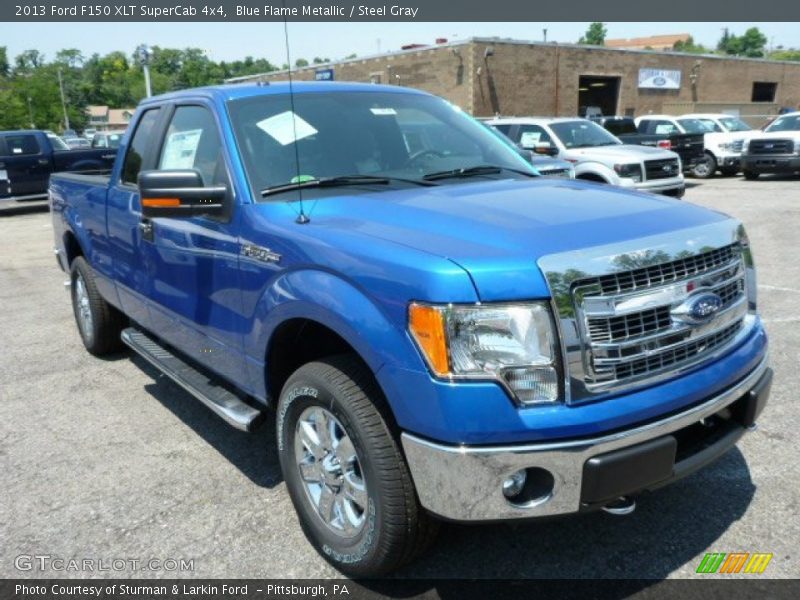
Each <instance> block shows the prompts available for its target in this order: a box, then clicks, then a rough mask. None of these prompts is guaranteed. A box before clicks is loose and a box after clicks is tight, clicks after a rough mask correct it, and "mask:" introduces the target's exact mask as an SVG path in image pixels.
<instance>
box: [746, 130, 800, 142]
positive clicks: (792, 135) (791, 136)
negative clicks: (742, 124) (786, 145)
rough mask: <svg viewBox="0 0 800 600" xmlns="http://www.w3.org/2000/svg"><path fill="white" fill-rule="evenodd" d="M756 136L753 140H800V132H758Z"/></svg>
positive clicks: (752, 137)
mask: <svg viewBox="0 0 800 600" xmlns="http://www.w3.org/2000/svg"><path fill="white" fill-rule="evenodd" d="M754 133H755V135H753V136H751V137H750V138H749V139H751V140H761V139H770V140H775V139H781V140H800V131H791V130H789V131H756V132H754Z"/></svg>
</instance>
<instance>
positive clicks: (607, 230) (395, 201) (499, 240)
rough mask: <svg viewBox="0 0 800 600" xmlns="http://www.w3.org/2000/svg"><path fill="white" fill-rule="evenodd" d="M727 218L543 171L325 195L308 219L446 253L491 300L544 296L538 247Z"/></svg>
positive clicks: (542, 251)
mask: <svg viewBox="0 0 800 600" xmlns="http://www.w3.org/2000/svg"><path fill="white" fill-rule="evenodd" d="M726 218H727V217H726V216H724V215H722V214H721V213H716V212H712V211H709V210H706V209H703V208H700V207H697V206H693V205H691V204H688V203H686V202H683V201H680V200H675V199H672V198H667V197H663V196H655V195H652V194H646V193H639V192H632V191H626V190H623V189H621V188H616V187H612V186H608V185H604V184H596V183H591V182H583V181H575V180H569V179H548V178H541V179H533V180H503V181H496V180H491V181H475V182H473V181H470V182H469V183H466V182H465V183H458V184H452V185H442V186H440V187H431V188H413V189H404V190H398V191H387V192H381V193H371V194H359V195H353V196H339V197H331V198H324V199H320V200H319V202H318V203H317V205H316V207H315V209H314V214H313V216H312V225H313V226H314V228H315V229H316V230H317V233H315V234H314V235H319V236H321V237H326V234H328V235H330V236H335V235H336V233H337V232H340V231H342V230H345V231H348V232H357V233H358V234H359V235H363V236H369V237H371V238H374V239H378V240H384V241H387V242H392V243H394V244H400V245H403V246H406V247H411V248H414V249H416V250H420V251H423V252H426V253H429V254H433V255H436V256H439V257H442V258H446V259H449V260H450V261H452V262H454V263H456V264H458V265H460V266H461V267H462V268H464V269H465V270H466V271H467V272H468V273H469V274H470V276H471V277H472V280H473V283H474V284H475V287H476V289H477V292H478V294H479V296H480V298H481V299H482V300H485V301H490V300H519V299H522V298H536V297H547V296H548V295H549V291H548V288H547V286H546V284H545V281H544V279H543V277H542V275H541V272H540V271H539V268H538V266H537V264H536V261H537V260H538V259H539V258H541V257H542V256H545V255H548V254H553V253H560V252H565V251H568V250H579V249H583V248H589V247H592V246H599V245H603V244H610V243H614V242H620V241H625V240H633V239H637V238H641V237H644V236H649V235H656V234H659V233H667V232H670V231H678V230H681V229H685V228H689V227H695V226H698V225H702V224H705V223H711V222H714V221H720V220H724V219H726Z"/></svg>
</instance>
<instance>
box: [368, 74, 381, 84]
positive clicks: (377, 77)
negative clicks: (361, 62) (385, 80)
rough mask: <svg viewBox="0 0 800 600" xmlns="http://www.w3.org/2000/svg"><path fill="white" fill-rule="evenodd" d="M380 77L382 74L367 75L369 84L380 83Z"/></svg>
mask: <svg viewBox="0 0 800 600" xmlns="http://www.w3.org/2000/svg"><path fill="white" fill-rule="evenodd" d="M381 75H383V73H382V72H380V73H370V74H369V82H370V83H380V82H381Z"/></svg>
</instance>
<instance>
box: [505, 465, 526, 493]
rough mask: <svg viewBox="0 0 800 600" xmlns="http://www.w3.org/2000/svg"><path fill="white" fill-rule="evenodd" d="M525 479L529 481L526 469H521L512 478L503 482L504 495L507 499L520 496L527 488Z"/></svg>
mask: <svg viewBox="0 0 800 600" xmlns="http://www.w3.org/2000/svg"><path fill="white" fill-rule="evenodd" d="M525 479H527V473H526V472H525V469H521V470H519V471H517V472H516V473H514V474H513V475H511V477H509V478H508V479H506V480H505V481H504V482H503V495H504V496H505V497H506V498H513V497H514V496H517V495H519V493H520V492H521V491H522V488H523V487H525Z"/></svg>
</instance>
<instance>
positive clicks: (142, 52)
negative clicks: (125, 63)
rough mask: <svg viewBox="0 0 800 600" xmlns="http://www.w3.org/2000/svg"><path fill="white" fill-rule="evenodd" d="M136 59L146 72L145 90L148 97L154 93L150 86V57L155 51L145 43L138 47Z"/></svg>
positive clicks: (135, 54)
mask: <svg viewBox="0 0 800 600" xmlns="http://www.w3.org/2000/svg"><path fill="white" fill-rule="evenodd" d="M134 56H135V57H136V60H137V61H139V64H140V65H142V71H143V72H144V91H145V94H146V95H147V97H148V98H149V97H150V96H152V95H153V89H152V88H151V87H150V57H151V56H153V51H152V50H150V48H149V47H148V46H146V45H144V44H142V45H141V46H139V47H138V48H136V52H135V53H134Z"/></svg>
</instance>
